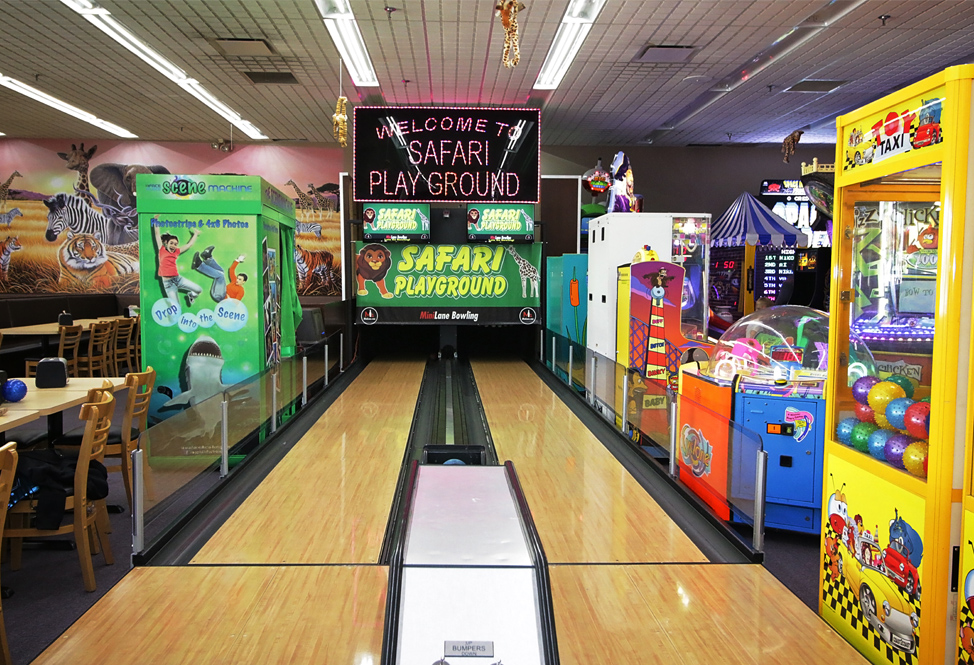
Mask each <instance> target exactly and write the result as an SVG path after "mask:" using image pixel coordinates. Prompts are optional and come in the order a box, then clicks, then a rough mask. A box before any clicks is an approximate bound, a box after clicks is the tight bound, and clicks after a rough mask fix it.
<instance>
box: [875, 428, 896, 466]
mask: <svg viewBox="0 0 974 665" xmlns="http://www.w3.org/2000/svg"><path fill="white" fill-rule="evenodd" d="M895 435H896V432H894V431H893V430H891V429H878V430H876V431H875V432H873V433H872V434H870V435H869V454H870V455H872V456H873V457H875V458H876V459H880V460H883V461H884V462H885V461H886V442H887V441H889V439H890V437H892V436H895Z"/></svg>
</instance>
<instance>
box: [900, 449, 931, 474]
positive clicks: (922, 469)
mask: <svg viewBox="0 0 974 665" xmlns="http://www.w3.org/2000/svg"><path fill="white" fill-rule="evenodd" d="M927 452H928V446H927V442H926V441H914V442H913V443H911V444H910V445H908V446H907V447H906V450H904V451H903V466H904V467H906V470H907V471H909V472H910V473H912V474H913V475H914V476H918V477H920V478H926V477H927Z"/></svg>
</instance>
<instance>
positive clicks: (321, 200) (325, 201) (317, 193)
mask: <svg viewBox="0 0 974 665" xmlns="http://www.w3.org/2000/svg"><path fill="white" fill-rule="evenodd" d="M308 187H310V188H311V193H312V195H314V197H315V199H317V201H318V207H319V208H320V209H321V212H322V214H324V213H326V212H329V211H330V210H331V209H332V202H331V199H329V198H328V197H327V196H325V193H324V192H322V191H321V190H319V189H318V188H317V187H315V186H314V185H313V184H310V183H309V184H308Z"/></svg>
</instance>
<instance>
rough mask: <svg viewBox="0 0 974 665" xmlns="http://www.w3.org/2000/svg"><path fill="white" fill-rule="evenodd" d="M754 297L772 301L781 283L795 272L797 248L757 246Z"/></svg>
mask: <svg viewBox="0 0 974 665" xmlns="http://www.w3.org/2000/svg"><path fill="white" fill-rule="evenodd" d="M754 271H755V274H754V298H755V300H757V299H758V298H762V297H763V298H769V299H770V300H771V301H772V302H774V299H775V298H776V297H777V295H778V291H779V290H781V285H782V284H784V282H785V280H786V279H788V277H790V276H791V275H794V274H795V249H794V248H791V247H757V248H755V253H754Z"/></svg>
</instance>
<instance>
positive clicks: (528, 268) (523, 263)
mask: <svg viewBox="0 0 974 665" xmlns="http://www.w3.org/2000/svg"><path fill="white" fill-rule="evenodd" d="M504 249H506V250H507V253H508V254H510V255H511V258H513V259H514V262H515V263H517V270H518V272H519V273H521V297H522V298H527V297H528V280H530V281H531V296H532V297H540V295H539V288H540V280H541V276H540V275H539V274H538V269H537V268H535V267H534V266H533V265H531V262H530V261H528V260H527V259H526V258H524V257H523V256H521V255H520V254H518V253H517V252H516V251H515V250H514V248H513V247H512V246H510V245H506V246H505V247H504Z"/></svg>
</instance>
